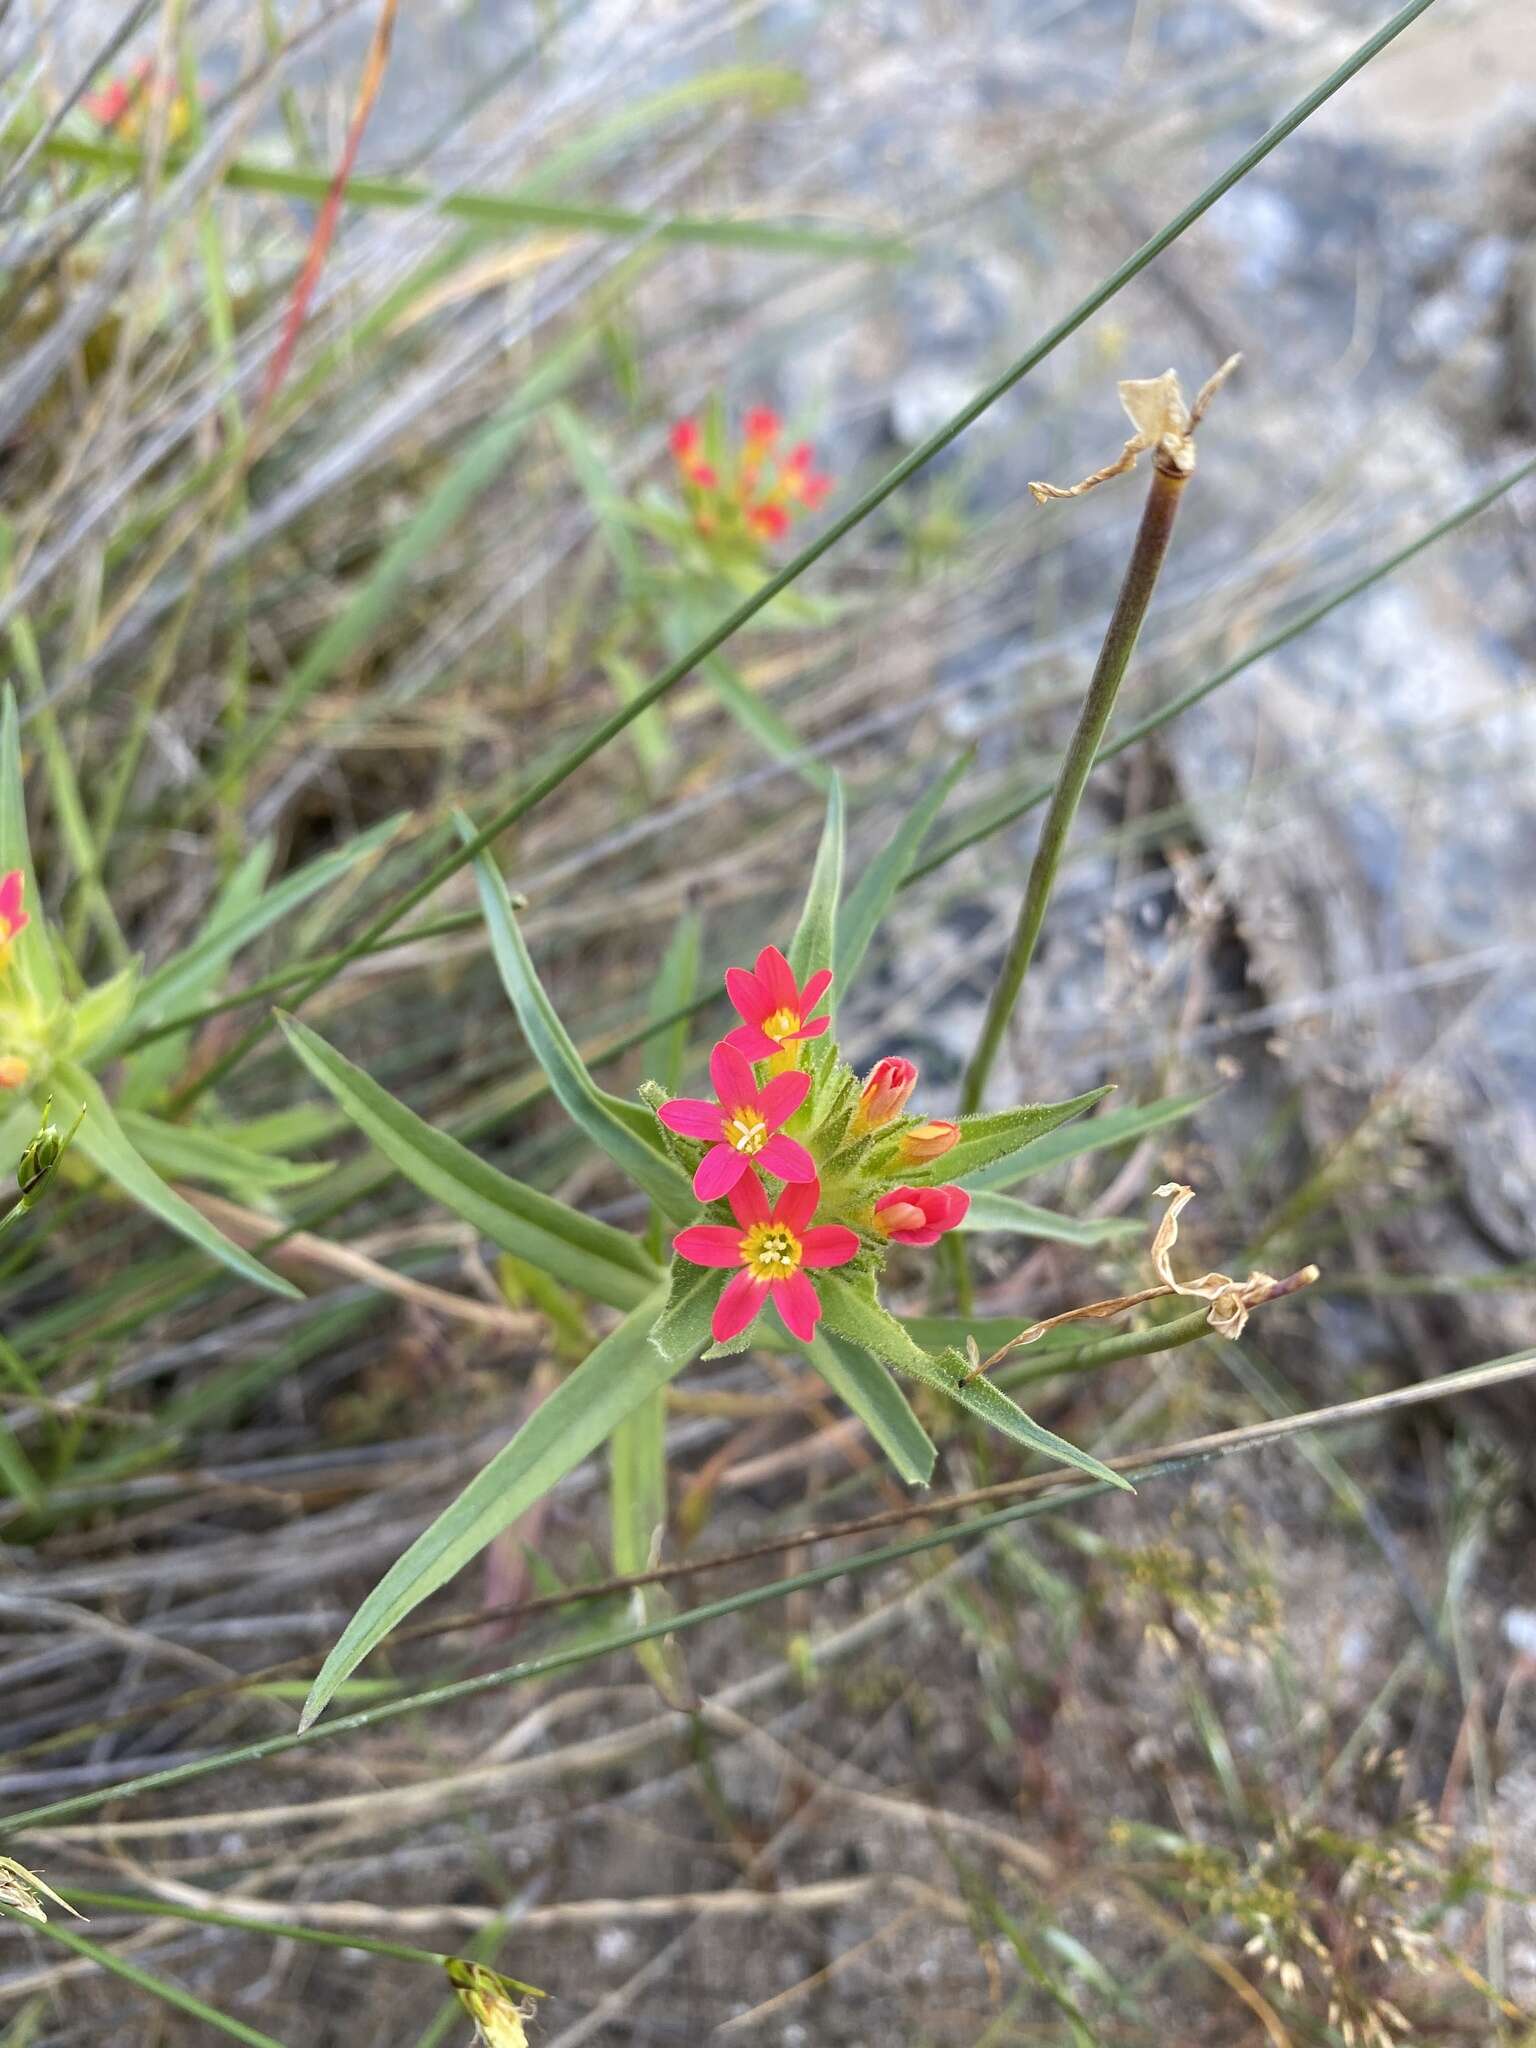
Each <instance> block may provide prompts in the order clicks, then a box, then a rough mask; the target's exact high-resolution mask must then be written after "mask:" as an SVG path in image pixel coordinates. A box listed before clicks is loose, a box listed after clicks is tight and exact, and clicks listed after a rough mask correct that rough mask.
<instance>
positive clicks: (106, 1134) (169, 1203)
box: [53, 1060, 303, 1301]
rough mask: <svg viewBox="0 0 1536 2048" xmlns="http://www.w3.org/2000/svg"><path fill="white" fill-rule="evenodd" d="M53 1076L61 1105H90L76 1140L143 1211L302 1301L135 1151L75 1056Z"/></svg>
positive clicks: (233, 1267)
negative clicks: (169, 1184) (168, 1184)
mask: <svg viewBox="0 0 1536 2048" xmlns="http://www.w3.org/2000/svg"><path fill="white" fill-rule="evenodd" d="M53 1080H54V1088H55V1092H56V1094H57V1097H58V1100H59V1102H60V1104H61V1105H65V1104H67V1105H68V1106H69V1109H70V1113H71V1115H73V1113H74V1111H75V1110H76V1109H78V1108H79V1106H80V1105H81V1104H82V1103H83V1104H84V1105H85V1120H84V1122H83V1123H82V1124H81V1126H80V1130H79V1134H78V1136H77V1137H76V1139H75V1144H76V1145H77V1146H78V1148H79V1149H80V1151H81V1152H82V1153H84V1155H85V1157H86V1158H87V1159H89V1160H90V1162H91V1164H92V1165H93V1166H94V1167H96V1169H97V1170H98V1171H99V1172H101V1173H104V1174H105V1175H106V1176H107V1178H108V1180H111V1181H115V1182H116V1183H117V1185H118V1186H119V1187H120V1188H121V1189H122V1191H123V1193H124V1194H125V1195H127V1196H128V1197H129V1198H130V1199H131V1200H132V1201H135V1202H137V1203H138V1205H139V1207H140V1208H141V1209H144V1210H147V1211H148V1213H149V1214H150V1215H151V1216H156V1217H158V1218H159V1220H160V1221H161V1222H162V1223H164V1224H166V1225H167V1226H168V1227H169V1228H170V1229H172V1230H174V1231H177V1232H179V1234H180V1235H181V1236H182V1237H184V1238H186V1239H188V1241H189V1242H190V1243H192V1244H195V1245H196V1246H197V1247H198V1249H199V1250H200V1251H204V1252H207V1254H208V1255H209V1257H210V1258H214V1259H217V1260H218V1261H219V1263H220V1265H223V1266H228V1268H229V1269H230V1271H231V1272H232V1273H238V1274H239V1276H240V1278H241V1279H242V1280H248V1281H250V1282H251V1284H252V1285H253V1286H255V1287H264V1288H266V1289H267V1290H268V1291H269V1292H271V1293H273V1294H282V1295H286V1296H287V1297H288V1299H289V1300H291V1301H299V1300H302V1298H303V1297H302V1296H301V1295H300V1293H299V1290H298V1288H297V1287H294V1286H293V1285H291V1283H290V1282H288V1281H287V1280H284V1279H283V1278H282V1277H281V1276H280V1275H279V1274H277V1273H273V1272H271V1271H270V1270H269V1269H268V1268H267V1267H266V1266H263V1265H260V1264H258V1263H257V1261H256V1260H255V1259H253V1258H252V1257H251V1255H250V1253H249V1252H243V1251H242V1250H241V1249H240V1247H239V1246H238V1245H237V1244H231V1242H230V1240H229V1239H228V1238H227V1237H225V1236H224V1234H223V1232H222V1231H218V1230H215V1229H214V1227H213V1225H212V1224H211V1223H210V1222H208V1220H207V1218H206V1217H204V1216H201V1215H199V1213H198V1212H197V1210H196V1209H194V1208H193V1207H192V1205H191V1203H190V1202H188V1201H186V1200H185V1199H184V1198H183V1197H182V1196H181V1195H178V1194H177V1192H176V1190H175V1189H174V1188H172V1187H169V1186H167V1184H166V1183H165V1182H164V1181H163V1180H162V1179H161V1178H160V1176H159V1174H158V1173H156V1172H155V1170H154V1168H153V1167H152V1166H150V1165H149V1164H148V1162H147V1161H146V1160H145V1159H143V1158H142V1157H141V1156H140V1154H139V1153H138V1152H136V1151H135V1149H134V1147H133V1143H132V1141H131V1139H129V1137H128V1136H127V1134H126V1133H125V1132H124V1130H123V1127H122V1125H121V1124H120V1123H119V1122H118V1120H117V1118H116V1116H115V1115H114V1114H113V1112H112V1110H111V1108H110V1107H109V1105H108V1103H107V1098H106V1097H105V1095H103V1094H102V1092H101V1090H100V1088H99V1087H98V1086H97V1085H96V1083H95V1081H94V1080H93V1079H92V1078H91V1076H90V1075H89V1074H88V1073H86V1071H85V1069H84V1068H83V1067H77V1066H76V1065H75V1064H74V1063H73V1061H71V1060H61V1061H60V1062H59V1063H58V1065H57V1066H56V1067H55V1068H54V1075H53Z"/></svg>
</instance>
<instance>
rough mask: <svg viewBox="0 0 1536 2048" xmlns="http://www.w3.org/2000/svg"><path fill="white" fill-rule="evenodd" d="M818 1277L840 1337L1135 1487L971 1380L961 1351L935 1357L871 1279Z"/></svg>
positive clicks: (980, 1413) (1072, 1460) (977, 1411)
mask: <svg viewBox="0 0 1536 2048" xmlns="http://www.w3.org/2000/svg"><path fill="white" fill-rule="evenodd" d="M817 1281H818V1291H819V1293H820V1295H821V1301H822V1308H823V1310H824V1312H825V1318H826V1322H827V1326H828V1327H829V1329H832V1330H835V1331H836V1332H837V1334H838V1335H839V1336H840V1337H846V1338H847V1339H848V1340H849V1342H850V1343H853V1344H857V1345H858V1346H860V1348H861V1349H863V1350H865V1351H867V1352H869V1353H870V1354H871V1356H872V1357H875V1358H883V1359H884V1360H885V1362H886V1364H887V1365H893V1366H895V1368H896V1370H897V1371H898V1372H905V1373H910V1374H911V1376H912V1377H913V1378H914V1379H917V1380H921V1381H922V1382H923V1383H924V1385H925V1386H930V1387H937V1388H938V1389H939V1391H940V1392H941V1393H944V1394H947V1395H948V1396H949V1398H950V1399H951V1400H952V1401H955V1402H958V1404H959V1405H960V1406H961V1407H962V1408H965V1409H967V1410H968V1411H969V1412H970V1413H971V1414H972V1415H975V1416H976V1417H978V1419H979V1420H980V1421H982V1422H985V1423H986V1424H987V1425H988V1427H989V1428H991V1429H995V1430H997V1431H998V1432H999V1434H1000V1435H1003V1436H1007V1437H1011V1438H1012V1439H1013V1441H1014V1442H1015V1443H1017V1444H1023V1445H1024V1446H1025V1448H1026V1449H1028V1450H1032V1451H1039V1452H1040V1453H1041V1455H1042V1456H1044V1457H1047V1458H1052V1459H1054V1460H1055V1461H1056V1463H1057V1464H1059V1465H1071V1466H1074V1467H1075V1468H1076V1469H1077V1470H1078V1471H1079V1472H1088V1473H1091V1474H1092V1476H1093V1477H1094V1478H1095V1479H1102V1480H1105V1481H1107V1482H1108V1483H1109V1484H1110V1485H1111V1486H1118V1487H1120V1488H1122V1489H1123V1490H1124V1491H1125V1492H1126V1493H1132V1492H1134V1491H1135V1489H1134V1488H1133V1487H1132V1486H1131V1485H1130V1484H1129V1482H1128V1481H1126V1480H1124V1479H1122V1478H1121V1477H1120V1475H1119V1474H1118V1473H1117V1472H1111V1471H1110V1469H1109V1467H1108V1466H1107V1465H1101V1464H1100V1463H1099V1461H1098V1459H1097V1458H1092V1457H1090V1456H1089V1455H1088V1453H1087V1452H1086V1451H1080V1450H1079V1449H1078V1448H1077V1446H1076V1445H1075V1444H1069V1443H1068V1442H1067V1440H1066V1438H1065V1437H1060V1436H1057V1435H1056V1434H1055V1432H1054V1431H1052V1430H1049V1429H1043V1428H1042V1427H1041V1426H1040V1424H1039V1423H1038V1422H1032V1421H1031V1420H1030V1418H1029V1417H1028V1416H1027V1415H1026V1414H1025V1413H1024V1410H1023V1409H1022V1408H1021V1407H1019V1405H1018V1403H1017V1402H1016V1401H1010V1400H1009V1398H1008V1396H1007V1395H1006V1394H1005V1393H1004V1392H1003V1391H1002V1389H1001V1388H1000V1387H994V1386H993V1385H992V1382H991V1381H990V1380H987V1379H975V1380H967V1379H966V1377H965V1375H966V1373H967V1371H968V1370H969V1368H968V1366H967V1364H966V1361H965V1360H964V1358H962V1357H961V1355H960V1353H959V1352H958V1351H943V1352H940V1353H939V1355H938V1356H937V1357H933V1356H931V1355H930V1354H929V1353H928V1352H926V1351H924V1350H922V1349H921V1348H920V1347H919V1346H918V1345H917V1344H915V1343H914V1342H913V1340H912V1338H911V1337H910V1336H909V1335H908V1334H907V1332H906V1330H905V1329H903V1327H902V1325H901V1324H900V1323H899V1322H897V1320H896V1318H895V1317H894V1316H893V1315H891V1314H889V1313H888V1312H887V1311H886V1310H885V1309H883V1308H882V1307H881V1306H880V1303H879V1302H878V1301H877V1300H876V1299H875V1295H874V1287H873V1283H872V1282H871V1281H869V1280H867V1279H862V1280H861V1279H858V1278H849V1277H848V1276H846V1275H845V1274H843V1273H840V1272H828V1273H822V1274H819V1275H818V1276H817Z"/></svg>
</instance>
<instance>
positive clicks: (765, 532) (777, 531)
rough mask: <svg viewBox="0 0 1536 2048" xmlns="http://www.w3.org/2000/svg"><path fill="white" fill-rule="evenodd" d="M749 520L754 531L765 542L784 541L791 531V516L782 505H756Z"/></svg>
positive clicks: (749, 514)
mask: <svg viewBox="0 0 1536 2048" xmlns="http://www.w3.org/2000/svg"><path fill="white" fill-rule="evenodd" d="M747 519H748V521H749V523H750V525H751V527H752V531H753V532H754V533H760V534H761V535H762V536H763V538H764V539H765V540H782V539H783V538H784V536H785V534H786V533H788V531H789V514H788V513H787V512H786V511H785V510H784V507H783V506H782V505H754V506H753V507H752V509H751V511H750V512H749V513H748V514H747Z"/></svg>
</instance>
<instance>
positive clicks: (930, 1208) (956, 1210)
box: [875, 1188, 971, 1244]
mask: <svg viewBox="0 0 1536 2048" xmlns="http://www.w3.org/2000/svg"><path fill="white" fill-rule="evenodd" d="M970 1206H971V1198H970V1196H969V1195H968V1194H967V1193H966V1192H965V1190H964V1188H892V1189H891V1190H890V1191H889V1193H888V1194H884V1195H882V1196H881V1197H880V1199H879V1201H878V1202H876V1204H875V1228H876V1230H878V1231H879V1232H880V1234H881V1236H882V1237H888V1238H890V1239H891V1241H892V1242H893V1243H894V1244H937V1243H938V1241H939V1239H940V1238H941V1237H942V1236H943V1235H944V1233H945V1231H946V1230H953V1229H954V1227H955V1225H956V1224H957V1223H959V1222H960V1221H961V1220H962V1219H963V1217H964V1215H965V1212H966V1210H967V1209H969V1208H970Z"/></svg>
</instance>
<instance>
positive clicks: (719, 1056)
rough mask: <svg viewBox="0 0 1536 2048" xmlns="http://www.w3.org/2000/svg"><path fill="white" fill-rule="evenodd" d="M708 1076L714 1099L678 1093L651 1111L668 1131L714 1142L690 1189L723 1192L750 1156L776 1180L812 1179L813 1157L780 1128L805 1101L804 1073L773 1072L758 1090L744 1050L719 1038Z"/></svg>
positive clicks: (704, 1197)
mask: <svg viewBox="0 0 1536 2048" xmlns="http://www.w3.org/2000/svg"><path fill="white" fill-rule="evenodd" d="M709 1078H710V1080H711V1081H712V1082H713V1083H714V1089H715V1093H716V1095H718V1096H719V1098H720V1099H719V1101H718V1102H702V1101H698V1100H689V1099H688V1098H686V1097H679V1098H678V1100H677V1101H676V1102H664V1103H663V1104H662V1106H661V1108H660V1109H659V1110H658V1111H657V1112H656V1113H657V1115H658V1116H659V1117H660V1118H661V1120H662V1122H663V1123H664V1124H665V1125H666V1127H667V1129H668V1130H669V1131H677V1132H678V1133H679V1134H680V1135H681V1136H682V1137H685V1138H712V1139H713V1140H714V1141H715V1142H714V1143H713V1144H712V1145H711V1146H710V1149H709V1150H708V1151H707V1152H706V1153H705V1154H704V1157H703V1159H702V1160H700V1162H699V1170H698V1172H697V1173H696V1174H695V1175H694V1176H693V1192H694V1193H695V1194H696V1195H697V1196H698V1198H699V1200H700V1201H701V1202H715V1201H718V1200H719V1198H720V1197H721V1195H723V1194H726V1193H728V1192H729V1190H730V1189H731V1188H733V1187H735V1185H736V1183H737V1182H738V1181H739V1180H740V1179H741V1177H742V1175H743V1174H744V1173H748V1172H750V1170H751V1169H750V1166H749V1164H748V1162H749V1161H750V1160H753V1159H755V1160H756V1161H757V1163H758V1164H759V1165H760V1166H761V1167H763V1168H764V1169H765V1170H766V1171H767V1172H769V1173H774V1174H777V1175H778V1177H779V1179H780V1180H790V1181H814V1180H815V1178H816V1162H815V1160H814V1159H813V1158H812V1157H811V1155H810V1153H809V1152H807V1151H806V1149H805V1147H804V1146H803V1145H797V1144H796V1143H795V1141H794V1139H793V1138H786V1137H785V1136H784V1134H783V1132H782V1131H781V1130H780V1129H779V1126H780V1124H782V1123H786V1122H788V1120H789V1118H790V1117H792V1116H793V1115H794V1113H795V1111H796V1110H797V1109H798V1108H799V1107H800V1105H801V1103H802V1102H804V1100H805V1098H806V1095H807V1093H808V1091H809V1089H810V1085H811V1077H810V1075H809V1074H800V1073H793V1074H776V1075H775V1076H774V1078H773V1079H772V1080H771V1081H769V1082H768V1083H767V1085H766V1086H765V1087H763V1088H762V1089H759V1087H758V1085H757V1082H756V1080H755V1079H754V1078H753V1074H752V1069H751V1067H750V1066H749V1065H748V1063H747V1060H746V1057H745V1055H744V1054H743V1053H741V1052H739V1051H738V1050H737V1048H736V1047H735V1046H734V1045H732V1044H731V1043H730V1042H729V1040H726V1039H722V1040H721V1042H720V1043H719V1045H717V1046H716V1047H715V1049H714V1051H713V1052H712V1053H711V1054H710V1056H709Z"/></svg>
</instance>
